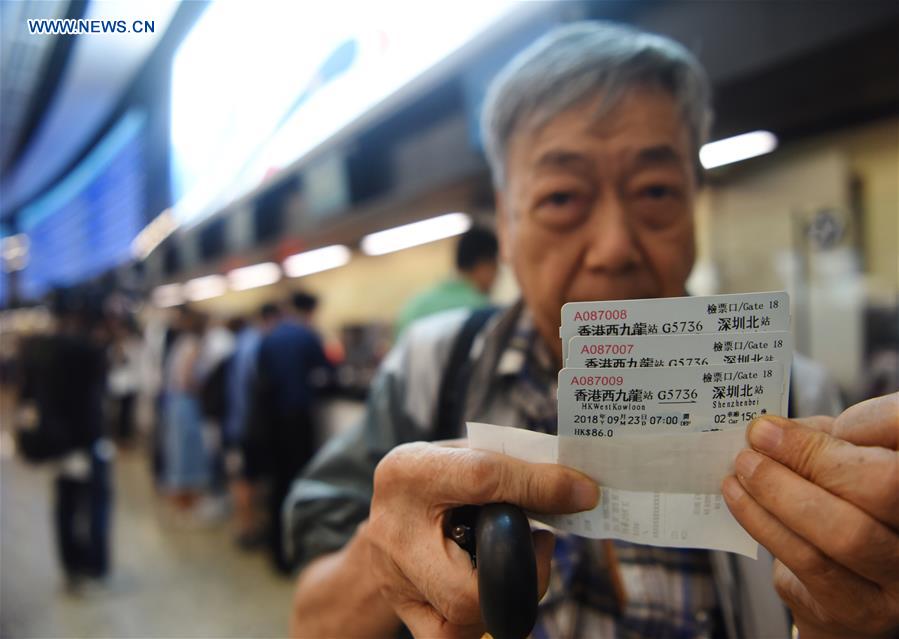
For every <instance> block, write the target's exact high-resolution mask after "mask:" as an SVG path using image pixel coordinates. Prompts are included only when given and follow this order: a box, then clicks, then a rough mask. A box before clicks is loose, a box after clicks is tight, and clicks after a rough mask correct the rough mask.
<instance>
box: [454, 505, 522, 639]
mask: <svg viewBox="0 0 899 639" xmlns="http://www.w3.org/2000/svg"><path fill="white" fill-rule="evenodd" d="M472 524H473V525H474V531H473V532H472V530H471V526H472ZM448 532H449V533H450V535H451V537H452V538H453V539H454V540H455V541H456V543H458V544H459V545H460V546H462V548H464V549H465V550H467V551H468V552H469V554H470V555H471V558H472V562H473V563H474V564H475V565H476V566H477V569H478V597H479V599H480V605H481V616H482V617H483V619H484V624H485V625H486V627H487V632H489V633H490V635H491V636H492V637H493V639H525V637H527V636H528V635H529V634H530V632H531V630H533V628H534V623H535V622H536V620H537V558H536V556H535V555H534V542H533V539H532V537H531V526H530V524H529V523H528V518H527V517H525V515H524V513H523V512H522V511H521V509H520V508H518V507H517V506H512V505H510V504H487V505H486V506H481V507H480V508H477V509H475V508H473V507H469V506H466V507H463V508H459V509H457V510H456V511H455V512H454V513H453V514H452V516H451V518H450V530H449V531H448Z"/></svg>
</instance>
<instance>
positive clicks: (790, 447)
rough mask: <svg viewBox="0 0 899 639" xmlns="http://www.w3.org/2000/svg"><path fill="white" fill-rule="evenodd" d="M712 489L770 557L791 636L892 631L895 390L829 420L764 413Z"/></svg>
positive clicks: (897, 504)
mask: <svg viewBox="0 0 899 639" xmlns="http://www.w3.org/2000/svg"><path fill="white" fill-rule="evenodd" d="M749 443H750V445H751V446H752V448H753V449H754V450H744V451H742V452H741V453H740V454H739V455H738V456H737V460H736V477H733V476H731V477H728V478H726V479H725V480H724V483H723V485H722V490H723V493H724V496H725V499H726V500H727V504H728V506H729V508H730V510H731V512H732V513H733V514H734V517H736V518H737V520H738V521H739V522H740V524H742V526H743V527H744V528H745V529H746V530H747V531H748V532H749V534H750V535H752V536H753V537H754V538H755V539H756V540H757V541H758V542H759V543H760V544H762V545H763V546H765V547H766V548H767V549H768V550H769V551H771V554H773V555H774V556H775V557H776V558H777V559H778V562H776V563H775V569H774V585H775V587H776V589H777V592H778V594H779V595H780V596H781V598H782V599H783V600H784V601H785V602H786V603H787V605H788V606H789V607H790V608H791V610H792V611H793V615H794V617H795V618H796V623H797V625H798V626H799V628H800V636H801V637H813V636H840V637H848V636H883V635H890V636H892V635H891V634H890V633H891V632H896V631H899V452H897V451H899V393H896V394H893V395H887V396H884V397H878V398H876V399H872V400H869V401H866V402H862V403H860V404H856V405H855V406H852V407H850V408H849V409H847V410H846V411H844V412H843V413H842V414H841V415H840V416H839V417H837V418H836V419H833V418H826V417H814V418H810V419H799V420H788V419H784V418H781V417H767V418H763V419H758V420H756V421H754V422H753V423H752V424H751V426H750V429H749Z"/></svg>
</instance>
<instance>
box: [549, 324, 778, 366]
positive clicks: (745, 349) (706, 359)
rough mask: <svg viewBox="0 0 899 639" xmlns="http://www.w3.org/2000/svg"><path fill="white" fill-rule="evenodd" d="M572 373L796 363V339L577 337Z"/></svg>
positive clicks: (753, 336) (573, 344)
mask: <svg viewBox="0 0 899 639" xmlns="http://www.w3.org/2000/svg"><path fill="white" fill-rule="evenodd" d="M568 344H569V346H568V359H567V360H565V366H567V367H569V368H661V367H676V366H723V365H725V364H770V363H774V362H780V363H784V362H790V361H791V360H792V358H793V339H792V336H791V334H790V333H789V332H787V331H776V332H771V333H736V334H728V335H722V334H718V333H701V334H693V335H678V336H676V337H668V336H663V335H659V336H641V337H581V336H576V337H572V338H571V340H569V342H568Z"/></svg>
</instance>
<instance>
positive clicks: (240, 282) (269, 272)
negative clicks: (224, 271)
mask: <svg viewBox="0 0 899 639" xmlns="http://www.w3.org/2000/svg"><path fill="white" fill-rule="evenodd" d="M280 279H281V268H280V267H279V266H278V265H277V264H275V263H274V262H263V263H262V264H254V265H253V266H244V267H243V268H236V269H234V270H233V271H230V272H229V273H228V284H229V285H230V286H231V289H232V290H235V291H245V290H247V289H250V288H257V287H259V286H268V285H269V284H274V283H275V282H277V281H278V280H280Z"/></svg>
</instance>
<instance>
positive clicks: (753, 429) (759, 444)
mask: <svg viewBox="0 0 899 639" xmlns="http://www.w3.org/2000/svg"><path fill="white" fill-rule="evenodd" d="M781 440H783V429H782V428H781V427H780V426H778V425H777V424H775V423H774V422H769V421H768V420H766V419H757V420H756V421H754V422H753V423H752V425H751V426H750V427H749V443H750V444H752V445H753V447H754V448H757V449H758V450H761V451H764V452H767V453H773V452H776V451H777V449H778V447H779V446H780V442H781Z"/></svg>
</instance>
